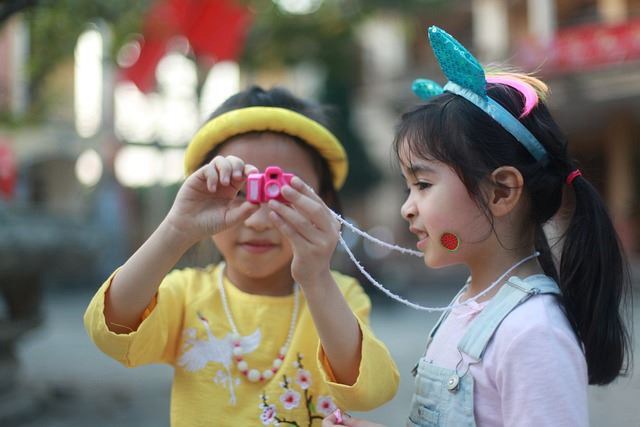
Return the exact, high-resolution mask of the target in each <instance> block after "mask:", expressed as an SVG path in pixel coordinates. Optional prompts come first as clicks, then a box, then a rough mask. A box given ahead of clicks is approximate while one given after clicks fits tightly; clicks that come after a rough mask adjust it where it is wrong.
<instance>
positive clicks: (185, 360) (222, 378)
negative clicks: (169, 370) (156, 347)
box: [178, 313, 262, 405]
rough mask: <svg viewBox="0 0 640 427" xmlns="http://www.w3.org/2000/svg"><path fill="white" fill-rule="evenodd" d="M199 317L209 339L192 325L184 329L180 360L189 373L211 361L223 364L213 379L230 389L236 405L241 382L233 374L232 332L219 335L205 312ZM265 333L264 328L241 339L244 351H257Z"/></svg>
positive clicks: (231, 399) (230, 394) (232, 402)
mask: <svg viewBox="0 0 640 427" xmlns="http://www.w3.org/2000/svg"><path fill="white" fill-rule="evenodd" d="M197 316H198V319H199V320H200V321H201V322H202V324H203V325H204V329H205V331H206V334H207V338H206V339H202V340H200V339H198V338H197V333H196V330H195V329H194V328H188V329H186V330H185V331H184V335H185V340H184V346H183V348H182V356H180V358H179V359H178V365H180V366H181V367H183V368H184V369H185V370H186V371H188V372H196V371H199V370H201V369H204V368H205V367H206V366H207V364H209V363H211V362H214V363H221V364H222V366H223V367H224V369H225V370H224V372H223V371H218V372H217V374H216V376H215V377H214V378H213V382H214V383H215V384H221V385H222V386H223V387H224V388H228V389H229V402H230V403H231V404H232V405H235V404H236V393H235V389H234V385H237V384H239V383H240V379H239V378H234V377H233V375H232V373H231V362H232V355H233V344H232V338H231V336H232V335H231V334H230V333H229V334H227V335H226V336H225V337H224V338H216V337H215V336H214V335H213V333H212V332H211V328H210V327H209V321H208V320H207V318H206V317H204V316H203V315H202V314H200V313H197ZM261 338H262V334H261V333H260V329H256V331H255V332H254V333H253V334H251V335H247V336H244V337H242V338H241V345H242V349H243V352H244V354H247V353H251V352H253V351H255V349H256V348H258V346H259V345H260V340H261Z"/></svg>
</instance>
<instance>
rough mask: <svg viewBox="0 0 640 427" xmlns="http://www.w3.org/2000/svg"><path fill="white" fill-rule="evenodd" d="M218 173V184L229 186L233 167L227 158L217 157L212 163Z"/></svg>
mask: <svg viewBox="0 0 640 427" xmlns="http://www.w3.org/2000/svg"><path fill="white" fill-rule="evenodd" d="M211 163H213V165H214V167H215V169H216V170H217V172H218V182H219V183H220V184H222V185H229V182H230V181H231V174H232V173H233V167H232V164H231V161H230V160H229V158H227V157H223V156H216V157H214V158H213V160H212V161H211Z"/></svg>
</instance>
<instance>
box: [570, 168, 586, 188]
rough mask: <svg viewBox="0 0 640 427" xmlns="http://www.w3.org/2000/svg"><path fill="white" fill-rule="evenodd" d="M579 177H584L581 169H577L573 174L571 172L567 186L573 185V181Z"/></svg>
mask: <svg viewBox="0 0 640 427" xmlns="http://www.w3.org/2000/svg"><path fill="white" fill-rule="evenodd" d="M579 176H582V172H580V169H576V170H574V171H573V172H571V173H570V174H569V176H567V185H571V184H573V180H574V179H576V178H577V177H579Z"/></svg>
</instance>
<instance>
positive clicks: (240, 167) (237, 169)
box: [227, 156, 244, 180]
mask: <svg viewBox="0 0 640 427" xmlns="http://www.w3.org/2000/svg"><path fill="white" fill-rule="evenodd" d="M227 161H228V162H229V163H230V165H231V178H232V179H235V180H239V179H242V173H243V172H244V161H243V160H242V159H241V158H240V157H236V156H227Z"/></svg>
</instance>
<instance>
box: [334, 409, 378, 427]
mask: <svg viewBox="0 0 640 427" xmlns="http://www.w3.org/2000/svg"><path fill="white" fill-rule="evenodd" d="M339 426H351V427H384V426H383V425H382V424H376V423H374V422H371V421H367V420H362V419H359V418H353V417H352V416H350V415H348V414H346V413H344V412H343V413H342V423H340V424H338V420H337V417H336V415H335V412H334V413H333V414H331V415H329V416H328V417H326V418H325V419H324V420H322V427H339Z"/></svg>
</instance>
